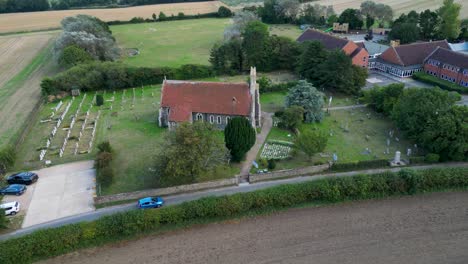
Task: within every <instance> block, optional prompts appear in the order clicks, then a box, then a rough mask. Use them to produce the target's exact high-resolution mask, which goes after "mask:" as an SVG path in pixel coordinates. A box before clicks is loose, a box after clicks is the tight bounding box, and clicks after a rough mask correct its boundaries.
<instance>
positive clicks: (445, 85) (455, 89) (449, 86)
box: [413, 72, 468, 94]
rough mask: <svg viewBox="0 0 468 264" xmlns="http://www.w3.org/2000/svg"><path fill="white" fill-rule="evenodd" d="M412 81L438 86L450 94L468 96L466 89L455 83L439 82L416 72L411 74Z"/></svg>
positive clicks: (423, 73)
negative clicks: (450, 92)
mask: <svg viewBox="0 0 468 264" xmlns="http://www.w3.org/2000/svg"><path fill="white" fill-rule="evenodd" d="M413 79H415V80H418V81H421V82H425V83H428V84H432V85H434V86H438V87H439V88H441V89H443V90H447V91H452V92H459V93H462V94H468V88H467V87H463V86H460V85H458V84H455V83H451V82H448V81H445V80H441V79H439V78H437V77H435V76H432V75H429V74H427V73H425V72H416V73H414V74H413Z"/></svg>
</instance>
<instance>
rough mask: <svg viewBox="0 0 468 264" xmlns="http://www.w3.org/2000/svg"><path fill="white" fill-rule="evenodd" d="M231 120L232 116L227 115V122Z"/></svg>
mask: <svg viewBox="0 0 468 264" xmlns="http://www.w3.org/2000/svg"><path fill="white" fill-rule="evenodd" d="M229 120H231V117H230V116H227V117H226V124H227V123H229Z"/></svg>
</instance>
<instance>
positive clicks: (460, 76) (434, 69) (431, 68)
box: [424, 63, 468, 84]
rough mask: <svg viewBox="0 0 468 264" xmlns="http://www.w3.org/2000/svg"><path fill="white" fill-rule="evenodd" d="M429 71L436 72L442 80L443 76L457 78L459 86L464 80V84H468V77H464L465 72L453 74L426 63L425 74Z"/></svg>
mask: <svg viewBox="0 0 468 264" xmlns="http://www.w3.org/2000/svg"><path fill="white" fill-rule="evenodd" d="M427 71H431V72H436V73H437V77H439V78H440V79H442V78H441V75H442V74H443V75H445V76H449V77H451V78H455V80H456V83H457V84H460V81H462V80H463V81H464V82H468V75H464V74H463V70H462V71H461V72H453V71H450V70H448V69H444V68H439V67H437V66H434V65H431V64H427V63H426V64H424V72H426V73H427Z"/></svg>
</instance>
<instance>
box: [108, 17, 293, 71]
mask: <svg viewBox="0 0 468 264" xmlns="http://www.w3.org/2000/svg"><path fill="white" fill-rule="evenodd" d="M230 24H231V20H230V19H227V18H226V19H220V18H203V19H191V20H179V21H166V22H155V23H142V24H128V25H118V26H112V27H111V30H112V33H113V35H114V37H115V38H116V40H117V42H118V44H119V46H120V47H121V48H124V49H138V50H139V51H140V54H139V55H136V56H133V57H129V56H127V55H125V56H124V58H123V61H124V62H125V63H127V64H129V65H132V66H142V67H162V66H168V67H178V66H181V65H183V64H204V65H208V64H209V61H208V59H209V57H210V50H211V48H212V47H213V45H214V44H215V43H216V42H218V41H222V40H223V32H224V29H225V28H226V27H227V26H228V25H230ZM270 34H276V35H280V36H287V37H290V38H292V39H296V38H297V37H298V36H299V35H300V34H301V30H300V29H299V28H298V27H297V26H294V25H272V26H271V27H270Z"/></svg>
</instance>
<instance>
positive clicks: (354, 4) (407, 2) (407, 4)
mask: <svg viewBox="0 0 468 264" xmlns="http://www.w3.org/2000/svg"><path fill="white" fill-rule="evenodd" d="M364 1H365V0H319V1H317V2H312V4H315V3H318V4H321V5H332V6H333V8H334V9H335V11H336V12H337V13H341V12H343V10H345V9H346V8H359V6H360V5H361V3H362V2H364ZM373 1H374V2H376V3H384V4H386V5H389V6H391V7H392V8H393V11H394V12H395V15H396V16H398V15H400V14H401V13H408V12H409V11H411V10H415V11H417V12H421V11H424V10H426V9H431V10H435V9H437V8H439V7H440V6H442V2H443V0H373ZM455 2H456V3H460V4H462V5H463V6H462V10H461V11H460V16H461V17H462V18H468V1H466V0H455Z"/></svg>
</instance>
